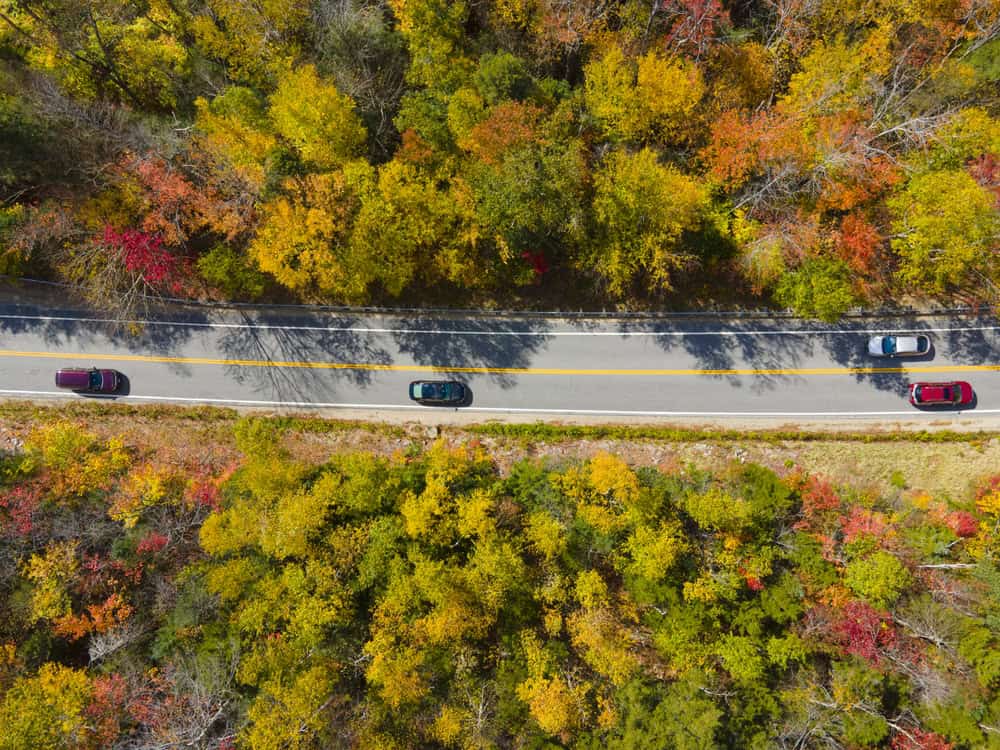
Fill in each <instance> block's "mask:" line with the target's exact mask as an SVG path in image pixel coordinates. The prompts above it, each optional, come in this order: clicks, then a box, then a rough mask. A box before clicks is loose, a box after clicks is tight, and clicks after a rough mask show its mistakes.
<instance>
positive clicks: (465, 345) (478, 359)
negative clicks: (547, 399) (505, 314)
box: [392, 317, 551, 389]
mask: <svg viewBox="0 0 1000 750" xmlns="http://www.w3.org/2000/svg"><path fill="white" fill-rule="evenodd" d="M395 326H396V330H395V331H393V334H392V337H393V339H394V340H395V342H396V346H397V347H398V348H399V351H400V352H402V353H405V354H408V355H409V356H410V357H412V358H413V360H414V362H416V363H417V364H419V365H422V366H425V367H434V368H435V369H437V370H439V371H440V372H442V373H449V372H456V370H455V368H467V367H474V368H487V369H496V370H505V369H513V370H518V369H527V368H530V367H531V366H532V361H533V359H534V357H535V355H537V354H538V353H539V351H541V350H542V348H543V347H545V346H546V345H547V343H548V339H549V337H548V335H547V333H548V332H549V331H550V330H551V324H550V323H549V322H548V321H545V320H516V321H512V320H507V319H504V318H489V319H482V318H476V319H472V320H438V319H435V318H422V317H407V318H399V319H397V320H396V321H395ZM491 334H492V335H491ZM457 372H458V374H461V375H462V376H463V378H465V379H471V378H472V377H474V376H475V375H476V374H477V373H468V372H461V370H458V371H457ZM478 374H481V375H484V376H486V377H488V378H490V380H492V381H493V382H494V383H496V384H497V385H499V386H500V387H501V388H505V389H506V388H513V387H514V385H515V384H516V383H517V373H516V372H513V373H512V372H488V373H478Z"/></svg>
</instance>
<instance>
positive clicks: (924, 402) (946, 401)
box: [910, 380, 973, 406]
mask: <svg viewBox="0 0 1000 750" xmlns="http://www.w3.org/2000/svg"><path fill="white" fill-rule="evenodd" d="M972 398H973V393H972V386H971V385H969V384H968V383H966V382H964V381H962V380H956V381H954V382H951V383H910V403H911V404H913V405H914V406H942V405H943V406H964V405H965V404H971V403H972Z"/></svg>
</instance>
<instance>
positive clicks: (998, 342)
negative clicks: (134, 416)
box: [0, 303, 1000, 420]
mask: <svg viewBox="0 0 1000 750" xmlns="http://www.w3.org/2000/svg"><path fill="white" fill-rule="evenodd" d="M912 331H919V332H923V333H926V334H928V335H929V336H930V338H931V341H932V345H933V348H932V352H931V354H930V355H929V356H927V357H923V358H916V359H906V360H884V359H875V358H872V357H870V356H868V355H867V354H866V353H865V352H866V342H867V339H868V336H869V335H871V334H875V333H883V332H912ZM65 366H88V367H89V366H98V367H110V368H114V369H117V370H119V371H120V372H122V373H123V374H124V375H125V377H126V383H125V386H124V388H123V390H122V393H121V394H119V395H117V396H116V397H115V398H116V399H117V400H119V401H122V402H126V403H129V402H131V403H142V402H174V403H177V402H180V403H215V404H224V405H232V406H239V405H247V406H255V405H256V406H274V407H278V406H296V407H304V406H310V407H328V408H330V407H345V408H348V407H360V408H367V409H420V410H427V409H435V408H436V409H438V410H440V409H441V407H422V406H418V405H416V404H413V403H412V402H411V401H410V400H409V399H408V397H407V384H408V383H409V382H410V381H411V380H416V379H430V378H453V379H456V380H461V381H463V382H465V383H466V384H467V385H468V386H469V387H470V389H471V391H472V402H471V404H470V405H468V406H467V407H465V408H464V410H466V411H473V412H485V413H486V414H485V415H486V416H488V414H489V413H491V412H492V413H497V412H514V413H519V412H525V413H537V414H539V415H540V416H541V415H561V414H594V415H598V414H607V415H649V416H664V417H670V416H706V417H708V416H711V417H714V418H727V417H733V418H743V417H772V416H773V417H784V418H788V417H793V418H794V417H815V418H822V417H873V418H877V417H888V418H893V417H899V416H902V417H910V418H912V417H918V418H919V417H920V416H921V415H922V414H923V415H925V416H926V418H927V419H928V420H931V419H934V418H935V417H937V416H940V414H941V413H942V411H941V410H927V411H923V412H922V411H921V410H917V409H914V408H913V407H912V406H910V404H909V403H908V401H907V384H908V383H909V382H911V381H914V380H932V381H945V380H958V379H960V380H967V381H969V382H970V383H971V384H972V386H973V388H974V389H975V391H976V394H977V401H976V402H975V403H974V404H973V407H972V408H971V409H969V408H966V409H963V410H961V411H960V412H959V411H958V410H951V411H948V410H945V412H946V413H948V414H949V415H951V416H954V415H956V414H959V413H960V414H962V415H963V417H974V416H976V415H987V414H998V413H1000V325H998V324H997V321H996V319H995V318H992V319H991V318H977V317H964V318H943V317H920V318H912V319H895V320H894V319H865V320H862V321H853V322H850V323H846V324H838V325H823V324H814V323H804V322H800V321H794V320H784V319H781V320H742V321H731V320H709V319H705V320H697V321H695V320H684V321H674V320H670V321H657V322H648V321H647V322H639V321H631V322H630V321H606V320H605V321H593V320H589V321H574V320H552V319H537V318H527V317H525V318H509V317H500V316H482V317H477V318H461V319H459V318H440V317H432V316H391V317H390V316H360V315H342V314H312V313H299V312H296V313H288V312H280V311H275V312H271V311H263V312H262V311H252V312H250V311H246V312H232V311H226V312H216V311H204V312H202V311H198V312H194V313H191V312H183V313H181V312H179V313H177V314H174V315H172V316H171V317H170V318H169V319H161V320H157V321H147V322H145V323H144V324H143V326H142V329H141V331H139V332H138V333H130V332H128V331H126V330H121V329H117V330H116V329H114V328H113V327H111V326H110V325H109V324H108V322H107V321H103V320H100V319H97V318H95V317H94V315H93V313H89V314H88V313H81V312H79V311H77V312H74V311H72V310H54V309H52V308H51V307H43V306H33V305H28V304H18V305H13V304H8V305H4V304H2V303H0V386H2V387H0V396H7V397H11V398H48V397H52V396H60V397H67V398H98V397H95V396H87V397H84V396H80V395H75V394H72V393H69V394H67V393H65V392H61V391H59V390H58V389H56V388H55V386H54V383H53V373H54V372H55V370H56V369H57V368H59V367H65Z"/></svg>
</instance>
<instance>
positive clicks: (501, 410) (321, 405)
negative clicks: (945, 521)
mask: <svg viewBox="0 0 1000 750" xmlns="http://www.w3.org/2000/svg"><path fill="white" fill-rule="evenodd" d="M0 393H5V394H15V395H22V396H57V397H63V398H74V397H76V394H73V393H65V392H63V391H18V390H7V389H0ZM83 398H90V399H94V400H98V401H112V400H113V401H114V402H115V403H119V402H127V401H129V400H134V401H180V402H184V403H196V404H238V405H243V406H296V407H303V408H311V409H396V410H414V411H425V412H427V413H428V414H431V413H434V412H435V411H437V412H443V411H446V410H453V411H461V412H484V413H494V414H591V415H595V416H600V415H606V416H625V417H786V418H787V417H883V416H910V417H916V418H919V417H921V416H924V417H928V418H930V417H933V418H938V419H940V418H941V417H942V416H945V415H947V416H970V415H972V416H974V415H976V414H1000V409H974V410H965V411H963V410H955V411H936V412H934V411H920V410H916V409H914V410H910V411H787V412H785V411H628V410H615V409H528V408H517V407H480V406H469V407H450V408H449V407H428V406H419V405H416V404H350V403H336V402H314V401H263V400H253V399H227V398H189V397H184V396H132V395H129V396H105V395H99V394H94V395H91V396H87V397H83Z"/></svg>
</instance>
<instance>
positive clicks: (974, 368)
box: [0, 349, 1000, 376]
mask: <svg viewBox="0 0 1000 750" xmlns="http://www.w3.org/2000/svg"><path fill="white" fill-rule="evenodd" d="M0 357H26V358H43V359H61V360H87V361H90V362H94V361H100V362H162V363H170V364H186V365H225V366H229V367H288V368H301V369H307V370H370V371H384V372H455V373H472V374H484V375H490V374H500V375H640V376H641V375H645V376H683V375H758V376H764V375H873V374H881V373H914V374H919V373H941V372H983V371H997V370H1000V364H989V365H930V366H924V367H802V368H765V369H757V368H731V369H725V368H722V369H687V370H684V369H618V368H600V369H593V370H591V369H578V368H566V367H466V366H452V365H383V364H377V363H370V362H294V361H281V360H267V359H220V358H214V357H162V356H152V355H144V354H76V353H71V352H20V351H11V350H2V349H0Z"/></svg>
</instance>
